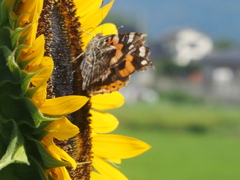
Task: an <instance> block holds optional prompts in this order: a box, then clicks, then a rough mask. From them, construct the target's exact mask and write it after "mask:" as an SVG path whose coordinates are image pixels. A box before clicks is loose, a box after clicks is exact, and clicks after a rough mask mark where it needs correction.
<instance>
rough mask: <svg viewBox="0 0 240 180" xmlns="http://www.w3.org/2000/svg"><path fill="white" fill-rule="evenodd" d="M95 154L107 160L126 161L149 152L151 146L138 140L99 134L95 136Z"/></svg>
mask: <svg viewBox="0 0 240 180" xmlns="http://www.w3.org/2000/svg"><path fill="white" fill-rule="evenodd" d="M92 142H93V152H94V153H95V154H97V155H99V156H101V157H104V158H107V159H111V158H113V159H126V158H131V157H134V156H137V155H139V154H141V153H143V152H145V151H147V150H148V149H149V148H150V147H151V146H150V145H148V144H147V143H145V142H143V141H140V140H138V139H135V138H132V137H127V136H121V135H113V134H101V135H100V134H99V135H96V136H93V140H92Z"/></svg>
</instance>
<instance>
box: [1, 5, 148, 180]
mask: <svg viewBox="0 0 240 180" xmlns="http://www.w3.org/2000/svg"><path fill="white" fill-rule="evenodd" d="M113 2H114V1H113V0H111V1H110V2H109V3H108V4H107V5H106V6H104V7H101V6H102V0H89V1H85V0H59V1H55V0H45V1H44V0H35V1H30V0H0V5H1V6H0V8H1V9H0V131H1V134H0V136H1V140H0V143H1V146H0V147H1V148H0V155H1V156H0V157H1V160H0V169H1V171H0V177H3V176H4V178H5V179H14V178H18V179H90V178H91V179H98V180H99V179H121V180H122V179H126V177H125V176H124V175H123V174H121V172H119V171H118V170H117V169H116V168H115V167H114V166H113V165H112V164H114V163H115V164H120V163H121V159H126V158H131V157H134V156H137V155H139V154H141V153H143V152H144V151H146V150H147V149H149V148H150V146H149V145H148V144H146V143H144V142H142V141H139V140H137V139H134V138H131V137H126V136H121V135H113V134H107V133H109V132H112V131H113V130H114V129H115V128H117V126H118V123H119V122H118V121H117V119H116V118H115V117H114V116H113V115H111V114H109V113H106V112H104V110H108V109H112V108H117V107H120V106H122V105H123V103H124V98H123V96H122V95H121V94H120V93H118V92H114V93H111V94H104V95H96V96H91V95H90V94H88V93H87V92H85V91H83V90H82V89H81V75H80V74H81V72H80V69H79V65H80V63H81V58H80V59H78V60H74V59H75V58H76V57H77V56H78V55H79V54H81V53H82V52H83V51H84V50H85V48H86V46H87V44H88V42H89V41H90V40H91V38H93V36H94V35H95V34H97V33H100V32H101V33H102V34H103V35H108V34H116V33H117V29H116V27H115V25H113V24H103V25H99V24H100V23H101V21H102V20H103V18H104V17H105V16H106V15H107V13H108V11H109V10H110V8H111V6H112V4H113ZM73 60H74V61H73ZM66 167H67V168H66Z"/></svg>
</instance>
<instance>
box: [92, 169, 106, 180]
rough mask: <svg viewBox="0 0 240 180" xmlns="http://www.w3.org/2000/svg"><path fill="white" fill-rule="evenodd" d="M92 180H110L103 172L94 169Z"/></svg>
mask: <svg viewBox="0 0 240 180" xmlns="http://www.w3.org/2000/svg"><path fill="white" fill-rule="evenodd" d="M90 179H91V180H109V179H107V178H104V177H103V176H102V175H101V174H98V173H96V172H94V171H92V172H91V178H90Z"/></svg>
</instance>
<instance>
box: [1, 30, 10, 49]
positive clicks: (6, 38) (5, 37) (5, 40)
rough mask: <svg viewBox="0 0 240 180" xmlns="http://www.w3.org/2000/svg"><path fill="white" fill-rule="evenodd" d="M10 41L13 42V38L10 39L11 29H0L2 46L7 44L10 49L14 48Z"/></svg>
mask: <svg viewBox="0 0 240 180" xmlns="http://www.w3.org/2000/svg"><path fill="white" fill-rule="evenodd" d="M10 42H11V39H10V32H9V29H7V28H2V29H0V47H1V46H6V47H8V48H9V49H12V45H11V43H10Z"/></svg>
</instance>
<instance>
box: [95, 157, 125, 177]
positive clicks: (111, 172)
mask: <svg viewBox="0 0 240 180" xmlns="http://www.w3.org/2000/svg"><path fill="white" fill-rule="evenodd" d="M93 167H94V168H95V169H96V170H97V171H98V172H99V173H100V174H102V175H103V177H106V179H109V180H110V179H111V180H127V178H126V177H125V176H124V175H123V174H122V173H121V172H120V171H118V170H117V169H116V168H115V167H113V166H112V165H110V164H109V163H107V162H106V161H105V160H104V159H102V158H101V157H99V156H96V155H94V157H93Z"/></svg>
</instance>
